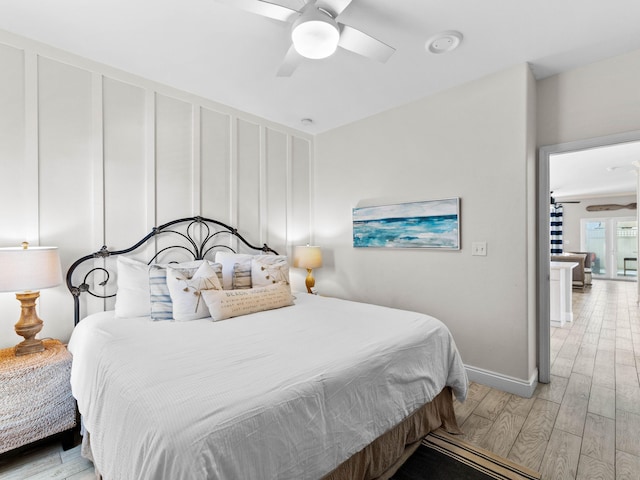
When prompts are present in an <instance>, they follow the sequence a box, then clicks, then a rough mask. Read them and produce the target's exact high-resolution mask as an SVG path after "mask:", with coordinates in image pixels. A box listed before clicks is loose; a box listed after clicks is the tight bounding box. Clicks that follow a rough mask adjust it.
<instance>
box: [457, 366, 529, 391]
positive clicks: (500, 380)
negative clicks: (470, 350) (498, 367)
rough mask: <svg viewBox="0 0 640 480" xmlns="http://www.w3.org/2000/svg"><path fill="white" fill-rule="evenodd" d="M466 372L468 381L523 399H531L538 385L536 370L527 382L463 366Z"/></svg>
mask: <svg viewBox="0 0 640 480" xmlns="http://www.w3.org/2000/svg"><path fill="white" fill-rule="evenodd" d="M465 368H466V370H467V377H469V381H471V382H476V383H480V384H482V385H487V386H488V387H491V388H497V389H498V390H502V391H503V392H507V393H513V394H514V395H519V396H521V397H525V398H531V397H532V396H533V392H534V391H535V389H536V385H538V369H537V368H536V369H535V371H534V372H533V375H531V378H530V379H529V381H525V380H521V379H519V378H513V377H508V376H506V375H501V374H499V373H495V372H490V371H488V370H483V369H481V368H476V367H471V366H469V365H465Z"/></svg>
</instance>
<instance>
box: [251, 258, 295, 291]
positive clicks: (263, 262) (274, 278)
mask: <svg viewBox="0 0 640 480" xmlns="http://www.w3.org/2000/svg"><path fill="white" fill-rule="evenodd" d="M274 283H286V284H287V285H289V262H288V260H287V257H285V256H283V255H255V256H254V257H253V258H252V259H251V285H252V286H253V287H262V286H266V285H272V284H274Z"/></svg>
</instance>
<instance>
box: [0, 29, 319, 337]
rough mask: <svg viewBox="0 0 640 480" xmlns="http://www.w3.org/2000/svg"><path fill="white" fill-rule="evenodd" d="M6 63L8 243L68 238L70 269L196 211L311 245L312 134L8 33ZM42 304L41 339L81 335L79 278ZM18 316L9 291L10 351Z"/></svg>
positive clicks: (2, 312)
mask: <svg viewBox="0 0 640 480" xmlns="http://www.w3.org/2000/svg"><path fill="white" fill-rule="evenodd" d="M0 71H2V75H0V168H1V175H0V219H1V229H0V246H15V245H19V244H20V242H22V241H23V240H28V241H29V242H30V243H32V244H33V245H37V244H41V245H45V244H46V245H55V246H58V247H59V248H60V253H61V257H62V267H63V270H64V271H65V272H66V269H67V268H68V267H69V265H70V264H71V262H72V261H73V260H75V259H76V258H78V257H80V256H82V255H86V254H88V253H91V252H94V251H96V250H98V249H99V248H100V247H101V246H102V245H103V244H106V245H107V246H108V247H109V248H110V249H120V248H126V247H128V246H130V245H131V244H132V243H133V242H134V241H136V240H138V239H140V238H141V237H142V236H143V235H145V234H146V233H148V232H149V231H150V230H151V228H152V227H153V226H154V225H158V224H161V223H164V222H166V221H169V220H173V219H174V218H180V217H187V216H192V215H202V216H206V217H211V218H215V219H218V220H221V221H223V222H225V223H229V224H231V225H236V226H238V227H239V229H240V230H241V232H243V233H246V235H247V239H248V240H249V241H251V242H252V243H254V244H262V243H268V244H269V245H270V246H272V247H273V248H275V249H276V250H278V251H280V252H283V253H286V252H288V251H289V247H290V246H291V245H292V244H298V243H302V242H307V241H309V232H310V216H309V210H310V199H309V175H310V172H311V162H312V138H311V137H309V136H307V135H305V134H303V133H301V132H296V131H292V130H290V129H287V128H285V127H281V126H278V125H275V124H272V123H269V122H267V121H265V120H262V119H259V118H255V117H253V116H251V115H248V114H243V113H242V112H238V111H235V110H233V109H230V108H227V107H224V106H222V105H218V104H216V103H213V102H211V101H208V100H205V99H202V98H198V97H195V96H193V95H190V94H188V93H185V92H181V91H176V90H174V89H170V88H168V87H164V86H162V85H158V84H155V83H153V82H150V81H147V80H144V79H141V78H138V77H135V76H133V75H129V74H127V73H124V72H120V71H117V70H115V69H111V68H109V67H106V66H104V65H100V64H96V63H94V62H90V61H87V60H84V59H81V58H78V57H75V56H73V55H69V54H66V53H64V52H60V51H58V50H55V49H52V48H50V47H47V46H45V45H42V44H39V43H36V42H32V41H29V40H27V39H24V38H21V37H17V36H14V35H11V34H8V33H6V32H1V31H0ZM300 281H302V280H300ZM99 308H101V304H97V305H96V304H92V305H90V309H99ZM39 314H40V317H41V318H42V319H43V320H44V328H43V330H42V332H41V334H40V335H39V336H40V337H41V338H45V337H54V338H59V339H61V340H63V341H66V340H67V339H68V338H69V335H70V332H71V330H72V328H73V317H72V299H71V295H70V294H69V293H68V291H67V289H66V287H64V286H60V287H57V288H54V289H49V290H44V291H42V292H41V298H40V300H39ZM18 317H19V304H18V302H17V300H16V299H15V297H14V295H13V294H11V293H0V318H2V321H1V322H0V348H2V347H8V346H11V345H14V344H16V343H18V342H19V341H21V340H22V338H21V337H19V336H18V335H16V333H15V332H14V330H13V324H14V323H15V322H16V321H17V320H18Z"/></svg>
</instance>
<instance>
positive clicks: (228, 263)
mask: <svg viewBox="0 0 640 480" xmlns="http://www.w3.org/2000/svg"><path fill="white" fill-rule="evenodd" d="M252 257H253V255H249V254H247V253H233V252H225V251H219V252H216V256H215V262H216V263H220V264H222V287H223V288H224V289H225V290H231V289H232V288H233V266H234V265H235V264H236V263H242V262H246V261H251V258H252Z"/></svg>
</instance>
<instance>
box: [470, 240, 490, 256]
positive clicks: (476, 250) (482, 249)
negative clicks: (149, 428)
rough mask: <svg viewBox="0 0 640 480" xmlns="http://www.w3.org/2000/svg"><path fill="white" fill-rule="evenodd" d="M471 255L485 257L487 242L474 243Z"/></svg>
mask: <svg viewBox="0 0 640 480" xmlns="http://www.w3.org/2000/svg"><path fill="white" fill-rule="evenodd" d="M471 255H477V256H481V257H485V256H486V255H487V242H473V243H472V244H471Z"/></svg>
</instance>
